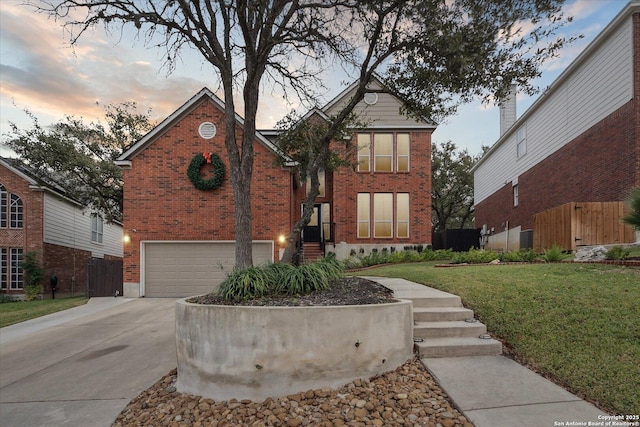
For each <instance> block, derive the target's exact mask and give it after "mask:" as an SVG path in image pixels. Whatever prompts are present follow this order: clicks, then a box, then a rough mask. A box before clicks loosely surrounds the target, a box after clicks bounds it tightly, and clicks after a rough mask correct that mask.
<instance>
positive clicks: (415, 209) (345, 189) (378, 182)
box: [332, 132, 431, 245]
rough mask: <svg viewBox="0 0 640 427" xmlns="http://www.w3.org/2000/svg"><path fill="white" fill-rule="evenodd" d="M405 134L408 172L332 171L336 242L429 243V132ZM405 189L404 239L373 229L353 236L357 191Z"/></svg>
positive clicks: (349, 169)
mask: <svg viewBox="0 0 640 427" xmlns="http://www.w3.org/2000/svg"><path fill="white" fill-rule="evenodd" d="M409 138H410V143H409V144H410V156H411V157H410V172H408V173H404V172H401V173H395V172H391V173H384V172H382V173H381V172H355V171H354V170H353V169H351V168H348V167H343V168H340V169H338V170H336V171H335V172H334V173H333V197H334V204H333V216H332V217H333V218H334V221H335V222H336V242H338V243H339V242H342V241H344V242H347V243H350V244H359V243H360V244H374V243H379V244H397V245H403V244H415V243H431V133H430V132H410V137H409ZM407 192H408V193H409V211H410V212H409V221H410V223H409V238H408V239H398V238H396V237H394V238H392V239H380V238H374V237H373V233H371V234H372V235H371V237H370V238H367V239H363V238H358V237H357V221H358V217H357V198H358V193H394V194H395V193H407ZM394 199H395V197H394ZM394 218H395V212H394ZM371 221H373V212H372V218H371ZM394 236H395V232H394Z"/></svg>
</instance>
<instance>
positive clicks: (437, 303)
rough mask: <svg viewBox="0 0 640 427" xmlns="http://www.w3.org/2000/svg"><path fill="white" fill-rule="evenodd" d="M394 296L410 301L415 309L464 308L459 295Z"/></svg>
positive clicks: (412, 294)
mask: <svg viewBox="0 0 640 427" xmlns="http://www.w3.org/2000/svg"><path fill="white" fill-rule="evenodd" d="M393 295H394V296H395V297H396V298H400V299H410V300H411V301H413V307H414V308H416V307H462V300H461V299H460V297H459V296H457V295H451V294H445V293H444V292H443V294H442V295H437V296H425V297H420V296H414V295H415V293H412V292H394V293H393Z"/></svg>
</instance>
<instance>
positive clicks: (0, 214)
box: [0, 184, 8, 228]
mask: <svg viewBox="0 0 640 427" xmlns="http://www.w3.org/2000/svg"><path fill="white" fill-rule="evenodd" d="M7 205H8V201H7V189H6V188H5V187H4V185H2V184H0V228H7V208H8V206H7Z"/></svg>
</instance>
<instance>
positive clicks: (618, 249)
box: [605, 246, 631, 260]
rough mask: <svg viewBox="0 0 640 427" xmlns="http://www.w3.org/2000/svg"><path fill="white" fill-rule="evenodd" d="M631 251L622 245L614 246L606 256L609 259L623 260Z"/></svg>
mask: <svg viewBox="0 0 640 427" xmlns="http://www.w3.org/2000/svg"><path fill="white" fill-rule="evenodd" d="M630 253H631V251H630V250H629V249H625V248H623V247H622V246H614V247H612V248H611V249H609V250H608V251H607V254H606V255H605V257H606V258H607V259H616V260H621V259H626V258H627V257H628V256H629V254H630Z"/></svg>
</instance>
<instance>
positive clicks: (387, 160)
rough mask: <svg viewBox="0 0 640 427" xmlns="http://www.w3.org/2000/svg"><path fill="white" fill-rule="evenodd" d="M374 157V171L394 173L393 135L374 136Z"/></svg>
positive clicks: (381, 134) (380, 134) (379, 134)
mask: <svg viewBox="0 0 640 427" xmlns="http://www.w3.org/2000/svg"><path fill="white" fill-rule="evenodd" d="M373 156H374V167H373V170H374V171H376V172H392V171H393V169H392V168H393V134H390V133H377V134H375V135H374V136H373Z"/></svg>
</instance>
